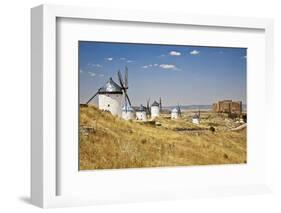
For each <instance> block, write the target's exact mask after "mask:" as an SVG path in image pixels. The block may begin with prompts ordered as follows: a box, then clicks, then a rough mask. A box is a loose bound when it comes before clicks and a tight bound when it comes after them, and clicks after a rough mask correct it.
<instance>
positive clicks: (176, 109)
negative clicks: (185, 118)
mask: <svg viewBox="0 0 281 213" xmlns="http://www.w3.org/2000/svg"><path fill="white" fill-rule="evenodd" d="M180 111H181V109H180V107H179V106H177V107H175V108H174V109H172V112H174V113H179V112H180Z"/></svg>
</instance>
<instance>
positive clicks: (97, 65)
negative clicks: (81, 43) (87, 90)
mask: <svg viewBox="0 0 281 213" xmlns="http://www.w3.org/2000/svg"><path fill="white" fill-rule="evenodd" d="M91 65H92V67H98V68H101V67H102V65H100V64H91Z"/></svg>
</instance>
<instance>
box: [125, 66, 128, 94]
mask: <svg viewBox="0 0 281 213" xmlns="http://www.w3.org/2000/svg"><path fill="white" fill-rule="evenodd" d="M124 86H125V88H126V89H128V88H129V86H128V67H127V66H126V68H125V85H124Z"/></svg>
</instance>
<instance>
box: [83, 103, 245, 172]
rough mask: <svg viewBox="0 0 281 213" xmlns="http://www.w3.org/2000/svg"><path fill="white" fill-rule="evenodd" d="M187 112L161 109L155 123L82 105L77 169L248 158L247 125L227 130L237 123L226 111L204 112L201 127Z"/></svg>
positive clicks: (154, 165) (158, 165)
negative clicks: (177, 113) (178, 113)
mask: <svg viewBox="0 0 281 213" xmlns="http://www.w3.org/2000/svg"><path fill="white" fill-rule="evenodd" d="M190 116H191V113H189V112H184V113H183V116H182V118H181V119H178V120H171V119H170V118H169V115H168V114H166V115H165V114H164V115H161V117H160V118H158V119H157V120H156V121H157V122H156V124H158V125H154V124H153V123H140V122H136V121H125V120H122V119H121V118H118V117H114V116H112V115H111V114H110V113H108V112H102V111H100V110H98V109H97V108H96V107H95V106H89V107H81V108H80V153H79V154H80V169H81V170H91V169H118V168H140V167H163V166H188V165H208V164H238V163H246V154H247V152H246V148H247V147H246V129H243V130H241V131H230V129H231V128H234V127H236V126H237V125H238V124H236V123H235V122H234V121H232V120H231V119H229V118H227V116H226V115H224V114H220V115H218V114H216V113H211V112H204V113H203V112H202V113H201V123H200V125H199V126H196V125H193V124H192V123H191V117H190ZM210 126H213V127H215V129H216V131H215V132H212V131H210V130H209V128H210Z"/></svg>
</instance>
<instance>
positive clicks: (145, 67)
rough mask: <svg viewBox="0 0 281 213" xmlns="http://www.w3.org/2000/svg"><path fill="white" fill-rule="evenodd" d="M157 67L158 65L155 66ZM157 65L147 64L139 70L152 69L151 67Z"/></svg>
mask: <svg viewBox="0 0 281 213" xmlns="http://www.w3.org/2000/svg"><path fill="white" fill-rule="evenodd" d="M157 65H158V64H157ZM157 65H155V64H148V65H144V66H142V67H141V68H144V69H147V68H149V67H153V66H157Z"/></svg>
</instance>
